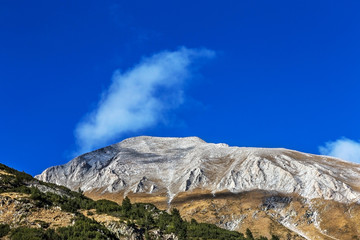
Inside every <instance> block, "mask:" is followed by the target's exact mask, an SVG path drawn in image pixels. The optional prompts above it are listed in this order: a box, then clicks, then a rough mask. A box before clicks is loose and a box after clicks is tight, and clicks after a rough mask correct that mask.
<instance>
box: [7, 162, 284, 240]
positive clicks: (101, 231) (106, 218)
mask: <svg viewBox="0 0 360 240" xmlns="http://www.w3.org/2000/svg"><path fill="white" fill-rule="evenodd" d="M246 235H247V236H246V237H245V236H244V234H242V233H238V232H234V231H228V230H224V229H221V228H219V227H217V226H215V225H211V224H205V223H198V222H196V221H195V220H192V221H191V222H186V221H184V220H183V219H182V217H181V216H180V214H179V211H178V210H177V209H176V208H174V209H172V210H171V213H168V212H165V211H161V210H159V209H157V208H156V207H155V206H154V205H152V204H147V203H134V204H132V203H131V202H130V200H129V199H128V198H125V199H124V200H123V202H122V204H121V205H119V204H117V203H115V202H112V201H108V200H98V201H94V200H92V199H90V198H87V197H85V196H84V195H83V193H82V192H74V191H71V190H70V189H68V188H65V187H63V186H57V185H55V184H50V183H45V182H41V181H39V180H37V179H34V178H33V177H31V176H30V175H28V174H26V173H24V172H19V171H16V170H15V169H12V168H9V167H7V166H5V165H3V164H0V239H3V240H8V239H11V240H41V239H45V240H65V239H66V240H80V239H107V240H119V239H123V240H143V239H159V240H185V239H205V238H206V239H229V240H252V239H254V238H252V237H251V236H252V233H251V231H250V230H247V234H246ZM272 238H273V239H278V238H277V237H276V236H272ZM261 239H262V240H263V239H265V238H264V237H263V238H261Z"/></svg>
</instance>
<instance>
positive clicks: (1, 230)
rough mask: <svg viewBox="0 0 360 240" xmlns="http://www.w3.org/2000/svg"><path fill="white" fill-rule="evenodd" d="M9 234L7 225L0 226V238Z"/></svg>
mask: <svg viewBox="0 0 360 240" xmlns="http://www.w3.org/2000/svg"><path fill="white" fill-rule="evenodd" d="M9 232H10V226H9V225H8V224H0V237H4V236H6V235H8V233H9Z"/></svg>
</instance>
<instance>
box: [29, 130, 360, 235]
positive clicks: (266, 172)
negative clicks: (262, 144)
mask: <svg viewBox="0 0 360 240" xmlns="http://www.w3.org/2000/svg"><path fill="white" fill-rule="evenodd" d="M36 178H38V179H40V180H43V181H46V182H51V183H56V184H60V185H64V186H67V187H69V188H72V189H74V190H76V189H78V188H81V189H82V190H83V191H85V192H86V193H87V194H88V196H91V197H93V198H95V199H97V198H104V197H105V198H108V199H112V200H115V201H121V200H122V198H123V197H124V196H129V197H130V198H131V199H133V200H134V201H145V202H153V203H154V204H156V205H157V206H159V207H163V208H167V207H169V206H170V205H172V206H176V207H178V208H179V209H180V210H181V212H182V214H184V215H185V216H188V218H189V219H190V218H195V219H197V220H202V221H207V222H211V223H215V224H217V225H218V226H221V227H223V228H227V229H230V230H238V231H244V230H245V228H246V227H248V226H252V227H255V228H256V227H257V229H258V230H257V231H258V234H259V235H260V234H265V235H266V233H275V234H278V235H281V236H283V237H287V238H290V239H291V238H292V239H298V238H306V239H353V237H354V236H358V235H360V226H359V224H357V223H356V221H357V220H356V219H357V217H354V216H358V214H359V213H360V212H358V211H359V210H358V202H359V200H360V191H359V190H360V188H359V185H360V165H358V164H354V163H350V162H346V161H342V160H340V159H336V158H331V157H326V156H318V155H313V154H306V153H301V152H297V151H293V150H287V149H266V148H245V147H230V146H228V145H227V144H223V143H220V144H213V143H206V142H204V141H203V140H201V139H199V138H197V137H188V138H159V137H135V138H129V139H126V140H124V141H122V142H120V143H117V144H114V145H111V146H108V147H105V148H102V149H99V150H96V151H93V152H90V153H86V154H84V155H81V156H79V157H76V158H74V159H73V160H71V161H70V162H69V163H67V164H65V165H61V166H55V167H50V168H48V169H46V170H45V171H44V172H43V173H42V174H40V175H38V176H36ZM211 209H212V210H211ZM342 211H343V212H342ZM335 212H336V214H337V217H338V218H337V219H338V223H339V224H340V223H341V224H342V225H341V226H346V228H344V229H342V230H341V231H340V230H339V231H334V224H330V223H329V222H328V221H327V220H328V218H329V217H330V216H331V214H332V213H335ZM342 213H343V214H342ZM263 229H265V230H263ZM255 234H256V231H255ZM268 236H269V235H268Z"/></svg>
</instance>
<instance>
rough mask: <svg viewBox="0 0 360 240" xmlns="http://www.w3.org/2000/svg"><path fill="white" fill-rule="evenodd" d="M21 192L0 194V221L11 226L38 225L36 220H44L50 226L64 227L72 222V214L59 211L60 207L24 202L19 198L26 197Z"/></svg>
mask: <svg viewBox="0 0 360 240" xmlns="http://www.w3.org/2000/svg"><path fill="white" fill-rule="evenodd" d="M28 197H29V195H27V194H23V193H13V192H9V193H2V194H0V200H1V202H2V203H1V205H0V210H1V212H2V214H0V222H2V223H7V224H9V225H11V226H15V227H16V226H28V227H39V226H38V224H37V222H46V223H48V224H49V227H50V228H57V227H65V226H69V225H70V224H71V223H72V219H73V218H74V214H72V213H67V212H63V211H61V209H60V208H57V207H52V208H48V209H46V208H37V207H34V206H32V207H31V205H28V204H25V203H22V202H21V201H19V200H21V199H25V198H28Z"/></svg>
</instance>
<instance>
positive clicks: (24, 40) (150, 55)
mask: <svg viewBox="0 0 360 240" xmlns="http://www.w3.org/2000/svg"><path fill="white" fill-rule="evenodd" d="M359 8H360V2H359V1H346V2H342V1H307V0H305V1H239V0H236V1H227V0H225V1H220V2H219V1H186V0H182V1H136V0H134V1H110V0H105V1H91V0H90V1H89V0H87V1H65V0H62V1H37V0H34V1H16V0H1V1H0V33H1V35H0V36H1V37H0V81H1V85H0V101H1V105H0V112H1V118H0V133H1V135H0V145H1V155H2V157H1V162H2V163H4V164H7V165H9V166H11V167H14V168H17V169H19V170H25V171H26V172H29V173H31V174H38V173H40V172H41V171H42V170H44V169H45V168H47V167H49V166H52V165H57V164H63V163H65V162H67V161H69V160H70V159H71V158H72V157H73V156H75V155H76V154H79V153H82V152H84V151H88V150H90V149H94V148H97V147H101V146H105V145H107V144H111V143H115V142H118V141H120V140H122V139H124V138H127V137H132V136H138V135H152V136H178V137H182V136H199V137H200V138H202V139H204V140H205V141H208V142H225V143H228V144H230V145H236V146H253V147H284V148H290V149H295V150H299V151H304V152H309V153H315V154H319V153H323V154H329V155H334V156H338V157H342V158H347V159H348V160H351V161H359V162H360V144H359V139H360V124H359V122H360V111H359V106H360V100H359V92H360V81H359V77H360V67H359V66H360V57H359V56H360V31H359V29H360V15H359V14H358V9H359Z"/></svg>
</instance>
